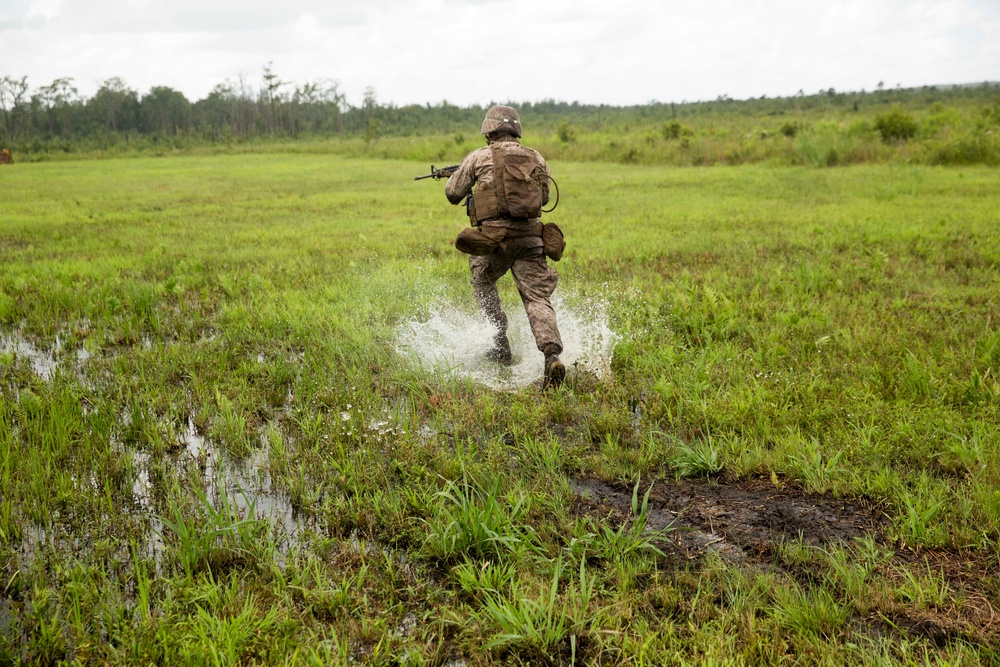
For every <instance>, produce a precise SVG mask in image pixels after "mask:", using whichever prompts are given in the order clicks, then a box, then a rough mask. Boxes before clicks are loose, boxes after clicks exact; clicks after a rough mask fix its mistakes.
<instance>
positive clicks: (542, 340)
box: [445, 105, 566, 389]
mask: <svg viewBox="0 0 1000 667" xmlns="http://www.w3.org/2000/svg"><path fill="white" fill-rule="evenodd" d="M481 133H482V134H483V135H485V136H486V142H487V145H486V146H485V147H483V148H480V149H478V150H476V151H473V152H472V153H469V154H468V155H467V156H465V159H463V160H462V163H461V164H460V165H459V166H458V169H457V170H455V172H454V173H453V174H452V175H451V176H450V178H449V179H448V183H447V185H446V186H445V195H446V196H447V197H448V201H449V202H451V203H452V204H458V203H459V202H461V201H462V199H463V198H465V197H467V196H469V195H472V198H473V203H474V206H470V207H469V214H470V218H471V222H472V224H473V225H474V226H475V227H474V228H471V229H467V230H465V232H463V233H462V234H460V235H459V239H458V241H456V246H457V247H458V248H459V249H460V250H463V251H464V252H469V253H470V254H472V255H473V256H472V257H470V258H469V270H470V272H471V274H472V288H473V291H474V292H475V295H476V303H477V304H478V305H479V309H480V310H481V311H482V313H483V315H484V316H485V317H486V319H487V320H488V321H489V322H490V324H492V325H493V326H494V327H496V334H495V335H494V338H493V346H492V348H491V349H490V350H489V352H488V355H489V356H490V357H491V358H492V359H494V360H496V361H498V362H500V363H502V364H505V365H509V364H510V363H512V361H513V358H512V355H511V350H510V341H509V340H508V338H507V316H506V315H505V314H504V312H503V308H502V307H501V305H500V293H499V292H498V290H497V285H496V282H497V280H499V279H500V277H501V276H503V275H504V274H505V273H507V271H508V270H509V271H510V272H511V274H512V275H513V276H514V284H515V285H517V291H518V293H519V294H520V295H521V301H522V302H523V303H524V309H525V311H526V312H527V314H528V322H529V323H530V325H531V332H532V334H534V336H535V344H536V345H537V346H538V350H539V351H540V352H542V353H543V354H544V355H545V367H544V373H545V379H544V381H543V384H542V388H543V389H547V388H548V387H555V386H558V385H559V384H561V383H562V381H563V378H564V377H565V376H566V367H565V366H564V365H563V363H562V361H560V360H559V354H560V353H561V352H562V349H563V347H562V339H561V338H560V336H559V328H558V327H557V326H556V314H555V311H554V310H553V309H552V304H551V303H550V302H549V297H551V296H552V293H553V292H554V291H555V289H556V282H557V281H558V280H559V275H558V274H557V273H556V272H555V270H553V269H552V268H551V267H549V266H548V265H547V264H546V262H545V254H544V252H543V242H542V223H541V221H540V220H539V216H540V215H541V213H540V211H541V206H543V205H545V204H546V203H548V200H549V184H548V181H549V179H550V178H551V176H550V174H549V168H548V165H547V164H546V163H545V159H544V158H543V157H542V156H541V154H539V153H538V151H536V150H533V149H531V148H527V147H525V146H522V145H521V142H520V141H519V138H520V137H521V121H520V118H519V117H518V114H517V111H516V110H515V109H513V108H511V107H508V106H500V105H496V106H493V107H491V108H490V110H489V111H487V112H486V118H485V119H484V120H483V126H482V129H481ZM473 186H475V190H473ZM469 239H473V241H472V242H471V243H464V244H463V240H465V241H468V240H469ZM483 240H485V242H486V246H485V248H484V249H483V248H477V247H476V245H477V241H483ZM479 253H488V254H479Z"/></svg>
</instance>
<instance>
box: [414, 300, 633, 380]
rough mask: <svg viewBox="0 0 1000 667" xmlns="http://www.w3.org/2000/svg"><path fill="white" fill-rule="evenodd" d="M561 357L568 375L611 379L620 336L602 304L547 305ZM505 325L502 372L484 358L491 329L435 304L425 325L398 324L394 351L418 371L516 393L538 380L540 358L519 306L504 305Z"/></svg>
mask: <svg viewBox="0 0 1000 667" xmlns="http://www.w3.org/2000/svg"><path fill="white" fill-rule="evenodd" d="M552 307H553V308H555V311H556V318H557V321H558V323H559V333H560V334H561V335H562V340H563V353H562V354H561V355H559V357H560V359H562V361H563V363H564V364H566V366H567V367H569V373H571V374H572V373H574V372H581V371H584V372H588V373H591V374H593V375H595V376H597V377H598V378H600V377H605V376H606V375H610V373H611V355H612V353H613V351H614V348H615V345H616V344H617V343H618V339H619V336H618V334H616V333H615V332H614V331H612V330H611V327H610V326H609V324H608V315H607V306H606V304H605V303H604V302H603V301H599V300H598V301H584V300H575V301H574V305H567V304H566V302H565V301H564V300H563V299H562V298H559V297H554V298H553V299H552ZM504 310H505V311H506V313H507V318H508V320H509V325H508V329H507V337H508V338H510V347H511V350H512V351H513V353H514V364H513V365H512V366H501V365H500V364H498V363H496V362H495V361H491V360H490V359H488V358H487V357H486V355H485V353H486V351H487V349H489V347H490V344H491V342H492V340H493V333H494V332H495V329H494V328H493V326H492V325H490V324H488V323H487V322H486V321H485V320H484V319H483V318H482V317H480V316H479V314H478V313H476V314H470V313H467V312H463V311H461V310H459V309H457V308H455V307H454V306H453V305H451V304H450V303H448V302H447V301H445V300H444V299H443V298H439V299H438V300H437V301H436V302H435V303H434V304H432V305H431V307H430V308H429V316H428V317H427V318H426V319H422V320H418V319H416V318H413V319H410V320H408V321H406V322H404V323H403V324H402V326H401V327H400V330H399V333H398V335H397V338H396V351H397V352H399V353H400V354H402V355H403V356H406V357H408V358H410V359H411V361H413V362H414V364H415V365H416V366H418V367H420V368H421V369H424V370H430V371H433V372H444V373H447V374H451V375H454V376H457V377H464V378H468V379H471V380H472V381H473V382H476V383H478V384H482V385H485V386H487V387H490V388H492V389H516V388H518V387H524V386H527V385H529V384H531V383H532V382H537V381H539V380H540V379H541V377H542V362H543V357H542V353H541V352H539V351H538V348H537V347H536V346H535V338H534V336H532V334H531V328H530V327H529V326H528V318H527V316H526V315H525V314H524V310H523V309H522V308H521V303H520V302H519V301H516V300H513V301H512V302H507V303H505V307H504Z"/></svg>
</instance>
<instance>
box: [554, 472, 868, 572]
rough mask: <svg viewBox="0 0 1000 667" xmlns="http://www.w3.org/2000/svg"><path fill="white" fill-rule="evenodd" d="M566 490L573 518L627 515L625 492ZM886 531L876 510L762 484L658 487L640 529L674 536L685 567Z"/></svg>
mask: <svg viewBox="0 0 1000 667" xmlns="http://www.w3.org/2000/svg"><path fill="white" fill-rule="evenodd" d="M572 486H573V491H574V494H575V495H576V511H577V513H578V514H581V515H587V516H592V517H595V518H596V517H602V518H603V517H609V518H611V519H612V520H616V519H617V521H618V522H620V521H624V520H627V518H628V516H629V514H630V513H631V509H632V489H633V487H632V486H630V485H629V484H626V483H622V482H608V481H604V480H600V479H576V480H573V483H572ZM642 492H643V493H644V492H645V488H643V489H642ZM886 524H887V519H886V517H885V515H884V513H883V511H882V509H881V508H880V507H878V506H877V505H875V504H874V503H871V502H869V501H867V500H865V499H857V498H854V499H848V498H834V497H832V496H826V495H805V494H803V493H802V492H801V491H798V490H796V489H789V488H787V487H786V488H777V487H776V486H774V485H773V484H772V483H771V482H770V480H763V479H760V480H756V479H755V480H736V481H728V482H727V481H721V482H717V483H716V482H711V483H709V482H694V481H676V482H673V481H671V482H662V483H661V482H657V483H656V484H654V485H653V491H652V493H651V494H650V496H649V519H648V523H647V525H648V526H649V528H650V529H652V530H657V529H661V528H666V527H668V526H671V527H672V528H674V530H673V531H672V532H671V533H670V537H669V539H670V541H671V543H670V545H669V546H671V547H672V548H673V549H674V550H675V551H676V552H677V553H678V554H679V555H681V556H683V557H684V558H686V559H689V560H693V559H696V558H698V557H700V556H703V555H704V554H705V553H707V552H709V551H713V552H716V553H718V554H719V555H720V556H722V557H723V558H724V559H725V560H728V561H732V562H739V561H742V560H745V559H746V558H762V557H764V556H767V555H770V554H771V553H773V551H774V547H775V545H776V544H780V543H782V542H789V541H801V542H802V543H803V544H806V545H809V546H822V545H825V544H828V543H830V542H833V541H840V542H845V543H846V542H850V541H852V540H854V539H855V538H859V537H863V536H866V535H874V536H876V537H879V536H881V535H882V533H883V530H884V527H885V525H886Z"/></svg>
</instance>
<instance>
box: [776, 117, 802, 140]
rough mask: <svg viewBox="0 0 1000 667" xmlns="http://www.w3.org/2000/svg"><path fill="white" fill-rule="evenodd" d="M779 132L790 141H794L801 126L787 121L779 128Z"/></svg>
mask: <svg viewBox="0 0 1000 667" xmlns="http://www.w3.org/2000/svg"><path fill="white" fill-rule="evenodd" d="M778 131H779V132H781V133H782V134H783V135H785V136H786V137H788V138H789V139H794V138H795V135H796V134H798V133H799V124H798V123H793V122H790V121H786V122H784V123H782V124H781V127H780V128H778Z"/></svg>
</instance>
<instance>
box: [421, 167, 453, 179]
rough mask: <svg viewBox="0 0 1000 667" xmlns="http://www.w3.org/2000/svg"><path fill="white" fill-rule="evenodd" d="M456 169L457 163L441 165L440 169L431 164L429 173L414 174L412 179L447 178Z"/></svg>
mask: <svg viewBox="0 0 1000 667" xmlns="http://www.w3.org/2000/svg"><path fill="white" fill-rule="evenodd" d="M456 171H458V165H457V164H453V165H451V166H448V167H441V168H440V169H435V168H434V165H431V173H429V174H424V175H423V176H414V177H413V180H415V181H419V180H420V179H422V178H433V179H434V180H435V181H437V180H440V179H442V178H448V177H449V176H451V175H452V174H454V173H455V172H456Z"/></svg>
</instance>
